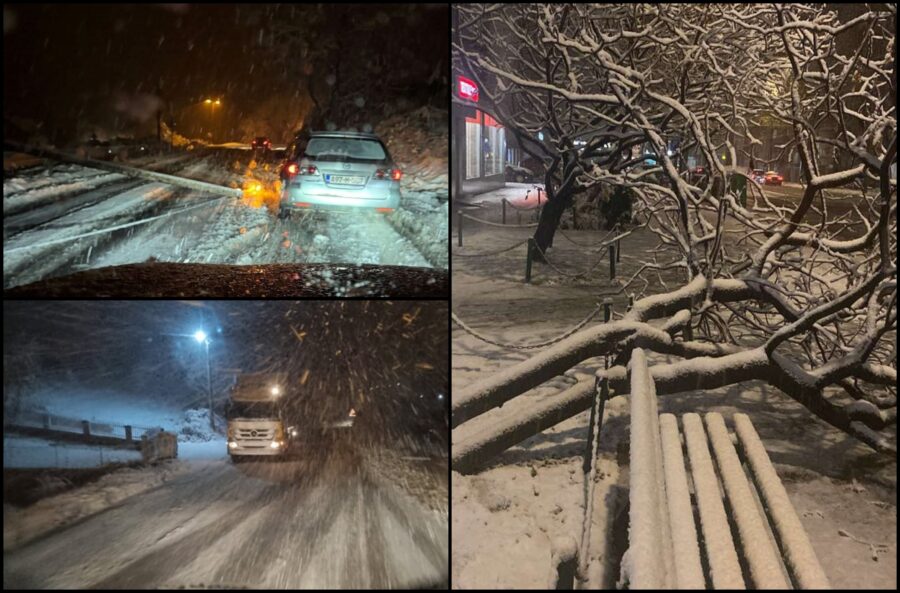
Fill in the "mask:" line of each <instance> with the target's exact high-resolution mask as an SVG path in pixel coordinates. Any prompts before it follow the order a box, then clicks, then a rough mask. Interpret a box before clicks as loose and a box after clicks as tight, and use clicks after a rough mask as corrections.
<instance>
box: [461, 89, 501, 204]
mask: <svg viewBox="0 0 900 593" xmlns="http://www.w3.org/2000/svg"><path fill="white" fill-rule="evenodd" d="M453 80H454V90H453V102H452V107H451V113H450V125H451V128H450V147H451V151H452V152H451V159H450V163H451V165H450V175H451V189H450V192H451V198H452V199H457V198H463V197H466V196H471V195H475V194H479V193H483V192H486V191H490V190H493V189H497V188H500V187H503V186H504V185H505V183H506V181H505V180H506V174H505V173H506V163H507V159H508V156H509V155H508V146H507V140H506V130H505V129H504V128H503V126H502V125H500V122H498V121H497V120H496V119H494V118H493V117H491V115H490V112H491V107H490V104H489V101H487V99H486V98H485V97H484V96H481V95H480V94H479V92H478V86H477V85H476V83H475V82H474V81H472V80H471V79H470V78H468V77H466V76H464V75H463V74H461V73H454V75H453Z"/></svg>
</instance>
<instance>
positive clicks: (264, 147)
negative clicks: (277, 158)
mask: <svg viewBox="0 0 900 593" xmlns="http://www.w3.org/2000/svg"><path fill="white" fill-rule="evenodd" d="M250 148H251V149H252V150H253V152H261V153H262V154H267V153H268V152H269V151H271V150H272V141H271V140H269V139H268V138H266V137H265V136H257V137H256V138H254V139H253V142H251V143H250Z"/></svg>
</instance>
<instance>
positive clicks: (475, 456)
mask: <svg viewBox="0 0 900 593" xmlns="http://www.w3.org/2000/svg"><path fill="white" fill-rule="evenodd" d="M781 365H784V367H782V366H781ZM797 372H798V371H797V369H795V368H792V367H791V366H790V365H789V362H788V361H787V360H786V359H784V358H782V357H776V360H775V361H771V360H769V358H768V357H767V356H766V353H765V350H764V349H763V348H755V349H753V350H745V351H742V352H738V353H734V354H728V355H725V356H719V357H698V358H693V359H688V360H681V361H678V362H675V363H670V364H659V365H656V366H653V367H650V375H651V376H652V377H653V381H654V383H655V384H656V393H657V395H668V394H673V393H682V392H685V391H694V390H704V389H717V388H719V387H725V386H726V385H733V384H735V383H743V382H745V381H754V380H758V381H764V382H766V383H767V384H769V385H772V386H773V387H776V388H778V389H779V390H780V391H782V392H783V393H784V394H785V395H787V396H788V397H790V398H792V399H794V400H795V401H797V402H798V403H800V404H801V405H803V406H804V407H805V408H807V409H808V410H810V411H811V412H812V413H813V414H815V415H816V416H818V417H819V418H821V419H822V420H824V421H826V422H827V423H829V424H831V425H832V426H835V427H836V428H839V429H841V430H844V431H846V432H848V433H849V434H851V435H852V436H854V437H855V438H858V439H860V440H861V441H863V442H864V443H866V444H867V445H869V446H870V447H872V448H873V449H875V450H877V451H881V452H887V453H895V452H896V448H894V447H893V446H892V445H891V444H890V443H889V442H887V440H886V439H885V438H884V437H883V436H881V435H878V434H877V433H876V432H875V431H874V430H873V428H874V429H879V428H881V427H883V426H885V425H887V424H893V423H896V413H895V412H894V413H891V412H890V411H889V412H884V411H881V410H878V409H877V408H876V407H875V406H874V405H871V404H868V405H866V404H867V403H868V402H854V403H852V404H849V405H846V406H840V405H836V404H832V403H830V402H828V401H827V400H825V399H824V398H821V397H819V392H818V391H817V390H814V389H812V388H810V387H809V386H807V385H805V384H804V381H803V378H802V376H799V375H798V374H797ZM597 377H598V378H599V379H601V380H608V381H609V390H610V397H615V396H617V395H626V394H628V393H629V392H630V386H629V380H630V379H629V373H628V371H627V370H626V368H625V367H623V366H614V367H612V368H610V369H606V370H600V371H597ZM593 397H594V385H593V384H591V383H589V382H582V383H579V384H577V385H575V386H573V387H570V388H569V389H566V390H565V391H563V392H562V393H560V394H558V395H555V396H550V397H548V398H546V399H542V400H541V401H540V402H538V403H537V404H535V405H533V406H531V407H529V408H527V409H525V410H522V411H520V412H519V413H518V414H517V415H516V416H515V417H512V418H506V419H503V420H501V421H499V422H496V423H493V424H491V425H490V426H489V427H487V428H485V429H484V430H482V431H480V432H477V433H475V434H472V435H470V436H468V437H466V438H461V437H460V438H457V437H456V435H455V434H454V438H453V447H452V450H453V470H454V471H458V472H461V473H472V472H475V471H478V469H479V468H481V467H483V466H484V464H486V463H487V462H489V461H490V460H491V459H493V458H494V457H496V456H497V455H499V454H500V453H502V452H503V451H505V450H506V449H508V448H510V447H512V446H513V445H516V444H518V443H520V442H522V441H524V440H525V439H527V438H529V437H531V436H533V435H535V434H538V433H539V432H543V431H544V430H546V429H548V428H550V427H551V426H554V425H556V424H558V423H559V422H562V421H563V420H565V419H566V418H571V417H572V416H575V415H576V414H578V413H580V412H583V411H584V410H587V409H590V407H591V403H592V402H593ZM861 404H862V405H861ZM454 433H457V431H456V430H454Z"/></svg>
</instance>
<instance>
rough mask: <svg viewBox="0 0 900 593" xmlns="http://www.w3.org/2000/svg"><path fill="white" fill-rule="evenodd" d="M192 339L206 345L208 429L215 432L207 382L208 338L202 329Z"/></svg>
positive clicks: (210, 392)
mask: <svg viewBox="0 0 900 593" xmlns="http://www.w3.org/2000/svg"><path fill="white" fill-rule="evenodd" d="M194 339H195V340H197V341H198V342H200V343H201V344H204V345H206V397H207V401H208V403H209V427H210V428H211V429H212V430H213V431H215V430H216V419H215V416H213V406H212V386H211V383H210V380H209V338H207V337H206V332H205V331H203V330H202V329H198V330H197V331H196V332H194Z"/></svg>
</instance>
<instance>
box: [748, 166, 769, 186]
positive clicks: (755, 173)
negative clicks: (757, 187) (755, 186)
mask: <svg viewBox="0 0 900 593" xmlns="http://www.w3.org/2000/svg"><path fill="white" fill-rule="evenodd" d="M750 179H752V180H753V181H755V182H756V183H765V182H766V172H765V170H764V169H753V170H751V171H750Z"/></svg>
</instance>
